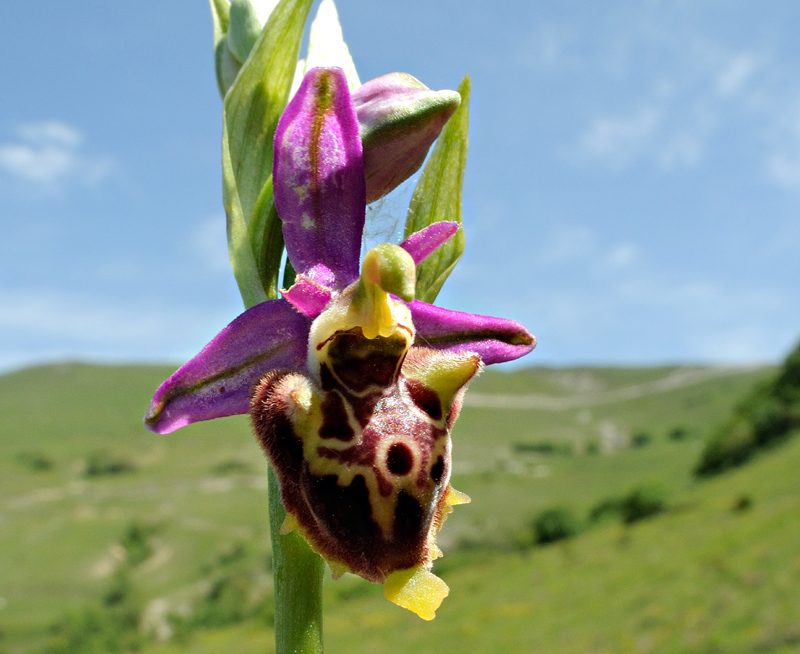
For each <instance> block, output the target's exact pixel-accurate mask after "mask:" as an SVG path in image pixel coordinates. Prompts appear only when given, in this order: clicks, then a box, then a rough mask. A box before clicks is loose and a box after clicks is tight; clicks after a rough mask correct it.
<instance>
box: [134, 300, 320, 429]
mask: <svg viewBox="0 0 800 654" xmlns="http://www.w3.org/2000/svg"><path fill="white" fill-rule="evenodd" d="M310 326H311V320H310V319H309V318H307V317H306V316H304V315H302V314H300V313H298V312H297V311H295V310H294V308H293V307H292V305H291V304H289V303H288V302H286V301H284V300H270V301H268V302H262V303H261V304H258V305H256V306H254V307H253V308H251V309H248V310H247V311H245V312H244V313H243V314H241V315H240V316H239V317H238V318H236V320H234V321H233V322H232V323H231V324H230V325H228V326H227V327H225V329H223V330H222V331H221V332H220V333H219V334H217V335H216V336H215V337H214V339H213V340H212V341H211V342H210V343H209V344H208V345H206V346H205V347H204V348H203V349H202V350H201V351H200V353H199V354H198V355H197V356H195V357H194V358H193V359H191V360H190V361H189V362H187V363H186V364H184V365H183V366H181V367H180V368H179V369H178V370H177V371H176V372H175V373H174V374H173V375H172V376H171V377H170V378H169V379H167V381H165V382H164V383H163V384H161V386H160V387H159V388H158V390H157V391H156V393H155V395H154V396H153V401H152V402H151V403H150V408H149V410H148V412H147V415H146V416H145V419H144V422H145V426H146V427H147V428H148V429H150V430H151V431H154V432H157V433H159V434H168V433H169V432H172V431H175V430H176V429H179V428H180V427H184V426H186V425H188V424H191V423H193V422H198V421H200V420H210V419H211V418H221V417H223V416H231V415H235V414H239V413H248V412H249V410H250V394H251V393H252V390H253V387H254V386H255V385H256V383H257V382H258V380H259V379H261V377H263V376H264V375H265V374H266V373H268V372H269V371H270V370H273V369H275V368H290V369H292V370H298V371H299V370H305V367H306V354H307V347H308V330H309V328H310Z"/></svg>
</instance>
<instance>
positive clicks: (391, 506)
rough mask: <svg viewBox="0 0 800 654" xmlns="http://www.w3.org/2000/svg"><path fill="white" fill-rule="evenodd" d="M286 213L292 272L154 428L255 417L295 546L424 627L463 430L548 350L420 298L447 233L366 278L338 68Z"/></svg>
mask: <svg viewBox="0 0 800 654" xmlns="http://www.w3.org/2000/svg"><path fill="white" fill-rule="evenodd" d="M273 184H274V197H275V206H276V208H277V211H278V214H279V216H280V218H281V220H282V223H283V236H284V239H285V243H286V251H287V256H288V259H289V261H290V262H291V265H292V267H293V268H294V269H295V270H296V271H297V276H296V279H295V282H294V284H293V285H292V286H291V288H289V289H288V290H285V291H283V292H282V294H283V297H282V298H281V299H277V300H270V301H266V302H263V303H261V304H259V305H257V306H254V307H252V308H251V309H248V310H247V311H245V312H244V313H243V314H242V315H240V316H239V317H238V318H236V319H235V320H234V321H233V322H232V323H231V324H230V325H228V326H227V327H226V328H225V329H223V331H222V332H221V333H220V334H219V335H217V336H216V337H215V338H214V339H213V340H212V341H211V342H210V343H209V344H208V345H207V346H206V347H205V348H203V350H202V351H201V352H200V353H199V354H198V355H197V356H196V357H195V358H193V359H192V360H190V361H189V362H188V363H186V364H185V365H184V366H183V367H181V368H180V369H179V370H178V371H177V372H175V373H174V374H173V375H172V376H171V377H170V378H169V379H167V380H166V381H165V382H164V383H163V384H162V385H161V387H160V388H159V389H158V390H157V392H156V393H155V396H154V398H153V401H152V403H151V405H150V409H149V411H148V413H147V416H146V418H145V422H146V425H147V426H148V428H150V429H152V430H153V431H156V432H159V433H168V432H171V431H174V430H175V429H178V428H179V427H183V426H184V425H188V424H190V423H192V422H196V421H199V420H208V419H212V418H218V417H222V416H228V415H233V414H243V413H250V416H251V420H252V425H253V428H254V431H255V433H256V435H257V438H258V440H259V442H260V443H261V445H262V447H263V449H264V450H265V452H266V454H267V456H268V457H269V460H270V461H271V463H272V465H273V466H274V468H275V471H276V473H277V476H278V480H279V482H280V490H281V498H282V500H283V504H284V506H285V508H286V511H287V519H286V521H285V522H284V525H283V527H282V533H285V532H288V531H291V530H294V529H297V530H298V531H299V533H300V534H301V535H302V536H303V537H304V538H305V539H306V540H307V541H308V543H309V544H310V546H311V547H312V549H314V550H315V551H316V552H317V553H318V554H320V555H321V556H322V557H323V558H324V559H325V560H326V561H327V562H328V564H329V566H330V567H331V570H332V572H333V573H334V576H339V575H341V574H342V573H343V572H352V573H355V574H357V575H360V576H361V577H364V578H365V579H368V580H370V581H373V582H378V583H383V584H384V593H385V595H386V597H387V598H388V599H390V600H392V601H394V602H395V603H397V604H399V605H401V606H404V607H405V608H408V609H410V610H412V611H414V612H416V613H417V614H418V615H420V616H421V617H423V618H425V619H431V618H432V617H433V616H434V612H435V610H436V608H438V606H439V604H440V603H441V601H442V599H443V598H444V597H445V596H446V595H447V592H448V589H447V586H446V585H445V584H444V582H443V581H442V580H441V579H439V578H438V577H436V576H435V575H433V574H432V573H431V572H430V568H431V564H432V561H433V560H434V559H435V558H437V557H438V556H440V555H441V552H440V551H439V549H438V548H437V546H436V542H435V541H436V534H437V532H438V530H439V528H440V527H441V525H442V523H443V521H444V519H445V517H446V515H447V513H449V511H450V510H451V507H452V506H453V505H455V504H459V503H463V502H465V501H468V498H466V496H465V495H463V494H461V493H459V492H458V491H455V490H454V489H453V488H452V487H451V486H450V473H451V445H450V431H451V429H452V427H453V423H454V421H455V419H456V417H457V415H458V412H459V409H460V406H461V401H462V397H463V393H464V391H465V388H466V385H467V383H468V382H469V381H470V379H472V378H473V377H474V376H475V375H476V374H477V373H478V372H479V371H480V370H481V368H482V367H483V365H485V364H492V363H499V362H503V361H509V360H512V359H516V358H518V357H520V356H523V355H524V354H527V353H528V352H529V351H530V350H531V349H533V347H534V345H535V339H534V337H533V336H532V335H531V334H530V333H529V332H528V331H527V330H526V329H525V328H524V327H523V326H522V325H520V324H519V323H517V322H514V321H512V320H506V319H503V318H491V317H485V316H478V315H473V314H468V313H461V312H458V311H450V310H447V309H442V308H438V307H435V306H432V305H430V304H427V303H425V302H421V301H419V300H415V299H414V289H415V279H416V272H415V266H416V264H418V263H419V262H420V261H422V260H423V259H424V258H426V257H427V256H428V255H430V254H431V253H432V252H433V251H434V250H435V249H436V248H438V247H439V246H440V245H441V244H443V243H444V242H445V241H447V240H448V239H449V238H450V237H452V236H453V235H454V233H455V232H456V231H457V230H458V229H459V225H458V224H457V223H451V222H439V223H434V224H432V225H430V226H428V227H427V228H425V229H423V230H421V231H419V232H417V233H415V234H413V235H412V236H410V237H409V238H407V239H406V240H405V241H404V242H402V243H401V244H400V245H394V244H389V243H385V244H382V245H379V246H377V247H375V248H373V249H372V250H370V251H369V252H368V253H367V254H366V256H365V257H364V259H363V261H361V262H360V261H359V259H360V252H361V242H362V233H363V229H364V221H365V212H366V201H367V191H366V189H367V182H366V179H365V169H364V154H363V147H362V139H361V134H360V130H359V121H358V116H357V109H356V106H355V104H354V101H353V98H352V96H351V93H350V91H349V89H348V85H347V79H346V77H345V75H344V73H343V72H342V70H341V69H339V68H315V69H312V70H311V71H309V72H308V73H307V74H306V75H305V77H304V79H303V81H302V83H301V85H300V88H299V90H298V92H297V94H296V95H295V96H294V98H293V99H292V100H291V101H290V103H289V105H288V106H287V108H286V110H285V111H284V113H283V115H282V117H281V119H280V122H279V123H278V127H277V131H276V134H275V157H274V167H273Z"/></svg>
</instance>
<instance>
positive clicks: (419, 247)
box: [400, 220, 459, 263]
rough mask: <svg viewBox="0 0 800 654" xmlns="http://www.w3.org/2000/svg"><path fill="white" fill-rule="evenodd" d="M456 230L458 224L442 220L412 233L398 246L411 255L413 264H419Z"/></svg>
mask: <svg viewBox="0 0 800 654" xmlns="http://www.w3.org/2000/svg"><path fill="white" fill-rule="evenodd" d="M458 228H459V224H458V223H456V222H449V221H446V220H443V221H442V222H438V223H433V224H432V225H428V226H427V227H426V228H425V229H421V230H419V231H418V232H414V233H413V234H412V235H411V236H409V237H408V238H407V239H406V240H405V241H403V242H402V243H401V244H400V247H401V248H403V249H404V250H405V251H406V252H408V253H409V254H410V255H411V258H412V259H413V260H414V263H419V262H420V261H422V260H423V259H425V257H427V256H428V255H430V254H432V253H433V251H434V250H435V249H436V248H438V247H439V246H440V245H442V244H443V243H445V242H446V241H447V240H448V239H449V238H450V237H451V236H453V234H455V233H456V232H457V231H458Z"/></svg>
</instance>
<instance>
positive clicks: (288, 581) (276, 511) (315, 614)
mask: <svg viewBox="0 0 800 654" xmlns="http://www.w3.org/2000/svg"><path fill="white" fill-rule="evenodd" d="M289 275H291V273H289ZM242 295H243V297H244V295H245V294H244V293H243V294H242ZM253 304H257V302H254V303H253ZM245 305H248V303H247V301H246V300H245ZM250 306H252V305H249V306H247V308H248V309H249V308H250ZM268 492H269V527H270V534H271V537H272V570H273V575H274V586H275V651H276V654H322V574H323V571H324V569H325V563H324V562H323V560H322V557H320V556H319V555H318V554H316V553H314V552H313V551H312V550H311V548H310V547H309V546H308V543H306V541H305V539H304V538H303V537H302V536H300V535H299V534H298V533H297V532H296V531H293V532H291V533H289V534H286V535H285V536H283V535H281V533H280V529H281V526H282V525H283V521H284V520H285V519H286V510H285V509H284V508H283V502H282V501H281V493H280V488H279V486H278V478H277V477H276V476H275V471H274V470H273V469H272V466H270V467H269V491H268Z"/></svg>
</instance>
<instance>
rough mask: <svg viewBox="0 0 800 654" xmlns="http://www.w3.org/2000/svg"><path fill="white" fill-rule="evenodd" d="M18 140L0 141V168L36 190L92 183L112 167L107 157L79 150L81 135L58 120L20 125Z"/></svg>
mask: <svg viewBox="0 0 800 654" xmlns="http://www.w3.org/2000/svg"><path fill="white" fill-rule="evenodd" d="M16 133H17V137H18V141H17V142H15V143H2V144H0V170H3V171H5V173H6V174H7V175H9V176H10V177H12V178H15V179H17V180H20V181H23V182H27V183H29V184H31V185H33V186H34V187H36V188H37V189H38V190H40V191H53V190H55V189H57V188H60V187H62V186H64V185H65V184H70V183H78V184H84V185H86V184H90V185H91V184H95V183H97V182H99V181H100V180H102V179H103V178H105V177H107V176H108V175H109V174H110V173H111V171H112V170H113V163H112V162H111V160H110V159H109V158H108V157H104V156H98V155H92V154H86V153H84V152H83V151H82V145H83V136H82V135H81V133H80V132H79V131H78V130H76V129H75V128H74V127H71V126H70V125H67V124H65V123H62V122H59V121H44V122H38V123H28V124H24V125H20V126H19V127H18V128H17V130H16Z"/></svg>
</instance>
